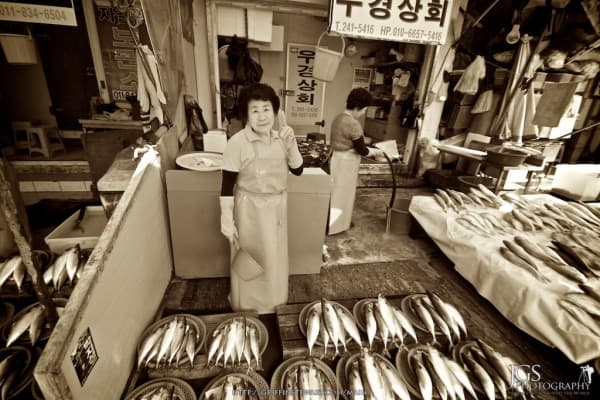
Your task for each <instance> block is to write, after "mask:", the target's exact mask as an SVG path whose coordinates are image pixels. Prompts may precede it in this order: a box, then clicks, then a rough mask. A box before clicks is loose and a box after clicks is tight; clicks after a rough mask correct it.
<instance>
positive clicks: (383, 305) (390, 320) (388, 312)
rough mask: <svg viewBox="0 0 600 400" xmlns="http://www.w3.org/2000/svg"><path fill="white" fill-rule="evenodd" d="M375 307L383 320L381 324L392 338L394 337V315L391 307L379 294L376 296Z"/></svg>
mask: <svg viewBox="0 0 600 400" xmlns="http://www.w3.org/2000/svg"><path fill="white" fill-rule="evenodd" d="M377 307H378V309H379V312H380V314H381V317H382V319H383V322H385V324H386V325H387V328H388V330H389V332H390V335H391V336H392V337H394V336H396V324H395V323H394V315H393V314H392V306H390V304H389V303H388V301H387V299H386V298H385V297H383V296H382V295H381V294H379V295H378V296H377Z"/></svg>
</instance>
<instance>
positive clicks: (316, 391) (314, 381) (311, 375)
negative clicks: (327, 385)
mask: <svg viewBox="0 0 600 400" xmlns="http://www.w3.org/2000/svg"><path fill="white" fill-rule="evenodd" d="M308 385H309V387H310V388H311V396H310V398H311V399H313V400H317V399H319V397H320V395H322V394H323V386H322V384H321V379H320V377H319V370H318V369H317V368H316V367H315V365H314V362H313V363H312V364H311V365H310V366H309V367H308Z"/></svg>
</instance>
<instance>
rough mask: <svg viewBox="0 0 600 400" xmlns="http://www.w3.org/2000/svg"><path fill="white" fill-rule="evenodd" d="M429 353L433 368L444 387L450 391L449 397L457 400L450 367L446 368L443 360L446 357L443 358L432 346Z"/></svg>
mask: <svg viewBox="0 0 600 400" xmlns="http://www.w3.org/2000/svg"><path fill="white" fill-rule="evenodd" d="M428 353H429V361H431V365H432V366H433V369H434V371H435V373H436V374H437V376H438V377H439V378H440V380H441V381H442V383H443V385H444V386H445V387H446V390H448V395H449V397H450V399H452V400H454V399H456V396H455V395H454V389H453V385H452V379H451V378H450V375H451V374H452V373H451V372H450V371H449V370H448V367H447V366H446V363H445V362H444V360H443V358H444V357H442V355H441V354H440V352H439V351H438V350H437V349H435V348H434V347H431V346H428Z"/></svg>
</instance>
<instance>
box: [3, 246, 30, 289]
mask: <svg viewBox="0 0 600 400" xmlns="http://www.w3.org/2000/svg"><path fill="white" fill-rule="evenodd" d="M26 272H27V270H26V269H25V264H24V263H23V259H22V258H21V256H20V255H16V256H12V257H11V258H7V259H6V260H4V261H2V264H0V288H1V287H2V286H3V285H4V283H5V282H6V281H7V280H8V278H11V277H12V279H13V280H14V281H15V283H16V285H17V288H18V289H19V292H20V291H21V287H22V285H23V281H24V280H25V274H26Z"/></svg>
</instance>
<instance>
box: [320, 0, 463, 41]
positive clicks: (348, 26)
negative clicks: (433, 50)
mask: <svg viewBox="0 0 600 400" xmlns="http://www.w3.org/2000/svg"><path fill="white" fill-rule="evenodd" d="M451 14H452V0H375V1H368V0H329V29H330V31H331V32H337V33H339V34H342V35H344V36H352V37H362V38H369V39H380V40H390V41H396V42H412V43H423V44H444V43H446V37H447V35H448V26H449V25H450V16H451Z"/></svg>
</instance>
